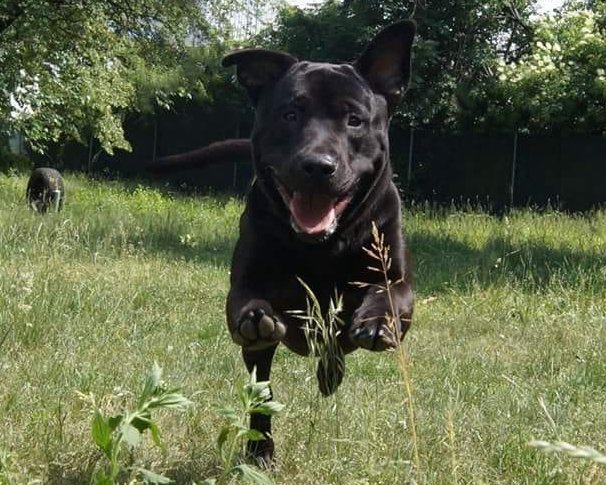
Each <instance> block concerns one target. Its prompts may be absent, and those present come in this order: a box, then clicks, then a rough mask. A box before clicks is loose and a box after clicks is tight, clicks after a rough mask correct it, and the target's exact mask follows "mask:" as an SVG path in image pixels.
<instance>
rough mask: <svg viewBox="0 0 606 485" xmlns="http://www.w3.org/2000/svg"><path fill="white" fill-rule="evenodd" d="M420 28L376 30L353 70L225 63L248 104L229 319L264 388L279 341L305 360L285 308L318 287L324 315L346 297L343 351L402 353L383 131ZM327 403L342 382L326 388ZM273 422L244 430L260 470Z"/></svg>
mask: <svg viewBox="0 0 606 485" xmlns="http://www.w3.org/2000/svg"><path fill="white" fill-rule="evenodd" d="M414 33H415V25H414V23H413V22H411V21H402V22H399V23H396V24H393V25H391V26H389V27H387V28H386V29H384V30H383V31H381V32H380V33H379V34H378V35H377V36H376V37H375V38H374V39H373V40H372V42H371V43H370V44H369V46H368V47H367V48H366V50H365V52H364V53H363V54H362V56H361V57H360V58H359V59H358V61H356V62H355V63H354V64H353V65H350V64H325V63H314V62H299V61H297V59H295V58H294V57H292V56H291V55H289V54H286V53H282V52H276V51H268V50H263V49H244V50H241V51H236V52H233V53H231V54H230V55H228V56H227V57H226V58H225V59H224V60H223V65H224V66H231V65H236V67H237V75H238V79H239V81H240V83H241V84H242V85H243V86H244V87H245V88H246V90H247V91H248V94H249V96H250V98H251V100H252V103H253V105H254V107H255V124H254V128H253V132H252V137H251V141H252V155H253V164H254V170H255V176H256V178H255V181H254V183H253V186H252V188H251V191H250V193H249V195H248V198H247V205H246V209H245V211H244V214H243V215H242V218H241V220H240V238H239V240H238V242H237V245H236V248H235V252H234V256H233V262H232V268H231V289H230V291H229V295H228V299H227V322H228V326H229V330H230V332H231V336H232V338H233V340H234V341H235V342H236V343H237V344H239V345H241V346H242V353H243V357H244V362H245V363H246V366H247V368H248V370H249V371H252V370H253V368H254V367H256V369H257V376H258V379H259V380H268V379H269V374H270V369H271V364H272V358H273V355H274V352H275V350H276V346H277V345H278V344H279V343H280V342H282V343H284V344H285V345H286V346H287V347H288V348H289V349H291V350H292V351H294V352H296V353H298V354H301V355H306V354H308V353H309V345H308V342H307V341H306V338H305V335H304V331H303V328H302V327H303V322H302V320H301V319H299V318H296V317H295V316H294V315H293V314H292V313H291V312H290V311H291V310H304V309H305V308H306V293H305V290H304V288H303V287H302V286H301V284H300V282H299V281H298V279H297V278H301V280H303V281H304V282H306V283H307V284H308V285H309V287H310V288H311V289H312V290H313V292H314V293H315V295H316V296H317V298H318V300H319V301H320V304H321V306H322V307H323V310H326V308H327V307H328V304H329V300H330V298H331V297H332V296H333V295H334V294H335V289H336V291H337V292H338V293H340V294H341V295H342V296H343V311H342V313H341V317H342V320H343V322H345V326H344V328H343V329H342V331H341V332H340V334H339V335H338V337H337V338H338V343H339V345H340V347H341V349H342V351H343V352H344V353H347V352H350V351H352V350H354V349H356V348H358V347H362V348H365V349H368V350H385V349H388V348H393V347H395V346H397V345H398V341H397V338H396V335H397V336H403V335H404V333H405V332H406V330H407V329H408V326H409V324H410V319H411V316H412V307H413V295H412V290H411V285H410V275H409V268H408V261H407V259H408V257H407V251H406V248H405V244H404V239H403V234H402V226H401V216H402V215H401V209H400V198H399V195H398V191H397V189H396V187H395V185H394V183H393V182H392V169H391V166H390V163H389V148H388V147H389V142H388V133H387V130H388V126H389V121H390V117H391V114H392V113H393V111H394V110H395V108H396V107H397V104H398V102H399V101H400V98H401V96H402V94H403V92H404V91H405V89H406V86H407V84H408V81H409V78H410V61H411V45H412V42H413V38H414ZM372 222H375V223H376V224H377V226H378V229H379V231H380V232H381V233H382V234H384V237H385V242H386V244H388V245H389V246H390V248H391V254H390V255H391V258H392V264H391V269H390V270H389V278H390V279H391V280H392V281H393V282H395V284H394V286H393V288H392V292H393V295H392V296H393V301H394V305H395V308H396V313H397V316H396V317H397V321H399V325H400V326H401V328H400V329H398V330H399V331H396V332H395V334H396V335H394V332H392V330H391V329H390V327H389V325H388V323H387V318H386V315H387V314H389V313H390V305H389V303H388V299H387V298H386V296H385V293H377V291H376V288H359V287H356V286H354V285H352V284H351V282H353V281H365V282H368V283H377V282H381V281H382V278H383V275H381V274H380V273H377V272H373V271H370V270H369V269H368V266H369V265H371V264H372V262H373V261H372V260H371V259H370V258H369V256H368V255H367V254H366V253H365V251H364V250H363V248H365V247H366V248H368V247H370V245H371V243H372V240H373V239H372V233H371V229H372ZM318 377H319V380H320V382H319V383H320V390H321V391H322V392H323V393H324V394H329V393H331V392H333V391H334V390H335V389H336V387H337V386H338V384H339V382H340V381H341V379H342V374H341V375H340V376H337V378H336V382H332V383H330V382H322V379H321V375H320V372H319V373H318ZM270 425H271V424H270V418H269V417H268V416H263V415H253V417H252V421H251V426H252V427H253V428H254V429H257V430H259V431H261V432H262V433H263V434H264V435H265V436H266V439H265V440H263V441H258V442H250V443H249V451H250V452H251V453H252V455H253V456H254V457H255V458H256V459H257V460H258V461H260V462H265V463H267V462H270V461H271V460H272V457H273V449H274V443H273V440H272V438H271V435H270Z"/></svg>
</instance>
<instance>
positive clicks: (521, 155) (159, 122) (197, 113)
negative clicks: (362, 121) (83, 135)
mask: <svg viewBox="0 0 606 485" xmlns="http://www.w3.org/2000/svg"><path fill="white" fill-rule="evenodd" d="M251 123H252V115H251V116H242V112H241V111H232V112H229V111H228V110H222V111H221V114H220V115H218V114H217V111H216V110H213V111H211V110H209V109H207V108H204V107H203V106H191V105H189V106H184V107H182V108H181V109H177V110H175V111H174V112H169V113H164V114H162V115H161V116H159V117H158V118H157V119H155V118H140V119H132V120H130V121H129V122H128V123H127V130H126V131H127V138H128V139H129V140H130V142H131V144H132V146H133V151H132V152H131V153H126V152H120V153H117V154H116V155H115V156H113V157H108V156H101V157H100V158H99V160H98V161H97V164H96V170H104V169H108V170H111V171H117V172H120V173H122V174H124V175H136V176H139V175H142V174H143V173H144V171H143V169H142V165H143V164H144V163H145V162H147V161H149V160H151V159H152V158H153V157H154V156H158V157H160V156H163V155H169V154H173V153H180V152H184V151H187V150H192V149H195V148H199V147H201V146H204V145H206V144H208V143H211V142H213V141H216V140H221V139H225V138H233V137H245V136H247V135H248V133H249V132H250V128H251ZM390 140H391V154H392V163H393V166H394V171H395V174H396V177H397V183H398V184H399V186H400V187H401V188H402V192H403V194H404V197H405V198H406V199H408V200H415V201H429V202H430V203H435V204H439V205H444V204H452V203H455V204H466V203H468V202H471V203H474V204H475V203H479V204H482V205H483V206H484V207H487V208H491V209H493V210H497V211H498V210H502V209H503V208H505V207H516V206H518V207H519V206H529V205H531V206H537V207H545V206H548V205H551V206H556V207H558V208H561V209H565V210H573V211H575V210H587V209H590V208H592V207H595V206H598V205H603V204H605V203H606V137H602V136H598V135H596V136H592V135H569V136H554V135H552V136H547V135H545V136H542V135H525V134H521V133H497V134H480V133H442V132H439V131H435V130H427V129H423V130H420V129H415V130H413V129H406V128H405V129H402V128H398V127H393V128H392V130H391V133H390ZM70 150H71V151H70ZM93 152H94V150H90V149H89V147H76V146H74V147H71V148H70V149H68V150H67V151H66V153H65V156H64V157H65V159H67V160H71V161H74V162H75V163H80V166H87V165H88V161H87V157H89V156H90V153H93ZM251 178H252V169H251V166H250V161H249V160H247V159H240V160H234V162H233V163H227V164H221V165H215V166H210V167H207V168H205V169H203V170H191V171H189V172H186V173H175V174H173V175H171V176H169V179H170V180H171V181H172V182H174V183H178V184H183V183H185V184H187V185H190V186H196V187H203V188H208V189H211V190H214V191H230V192H235V193H238V194H243V193H244V192H245V191H246V190H247V188H248V185H249V183H250V180H251Z"/></svg>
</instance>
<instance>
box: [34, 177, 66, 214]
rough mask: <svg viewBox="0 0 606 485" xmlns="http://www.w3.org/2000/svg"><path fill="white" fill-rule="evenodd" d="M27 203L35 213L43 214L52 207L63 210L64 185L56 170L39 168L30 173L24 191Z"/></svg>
mask: <svg viewBox="0 0 606 485" xmlns="http://www.w3.org/2000/svg"><path fill="white" fill-rule="evenodd" d="M26 197H27V203H28V205H29V206H30V208H32V209H33V210H35V211H36V212H40V213H44V212H47V211H48V209H49V208H51V207H54V208H56V209H57V210H58V211H59V210H61V209H62V208H63V203H64V199H65V185H64V183H63V177H61V174H60V173H59V171H58V170H55V169H54V168H49V167H40V168H36V169H34V170H33V171H32V173H31V175H30V177H29V181H28V182H27V190H26Z"/></svg>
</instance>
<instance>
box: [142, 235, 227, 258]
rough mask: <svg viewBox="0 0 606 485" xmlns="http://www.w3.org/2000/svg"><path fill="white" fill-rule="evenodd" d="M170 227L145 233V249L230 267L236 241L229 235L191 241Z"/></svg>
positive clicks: (150, 251)
mask: <svg viewBox="0 0 606 485" xmlns="http://www.w3.org/2000/svg"><path fill="white" fill-rule="evenodd" d="M183 238H184V236H183V235H180V234H177V233H175V232H174V231H171V230H168V229H166V230H165V229H160V228H158V229H155V230H153V231H150V232H148V233H146V234H145V251H146V252H147V253H159V254H165V255H167V256H170V257H171V258H177V259H181V260H185V261H191V262H195V263H213V264H216V265H218V266H222V267H228V266H229V265H230V263H231V256H232V252H233V249H234V245H235V243H236V241H235V239H232V238H229V237H224V236H220V237H215V238H209V239H207V240H204V241H190V242H188V241H187V240H186V239H183Z"/></svg>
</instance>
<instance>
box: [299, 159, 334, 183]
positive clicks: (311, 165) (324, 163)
mask: <svg viewBox="0 0 606 485" xmlns="http://www.w3.org/2000/svg"><path fill="white" fill-rule="evenodd" d="M301 168H302V169H303V171H304V172H305V173H306V174H307V175H309V176H310V177H312V178H323V177H330V176H331V175H332V174H334V173H335V171H336V170H337V162H336V160H335V159H334V157H332V156H330V155H308V156H306V157H305V158H303V159H302V160H301Z"/></svg>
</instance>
